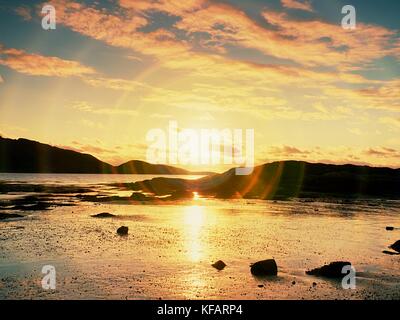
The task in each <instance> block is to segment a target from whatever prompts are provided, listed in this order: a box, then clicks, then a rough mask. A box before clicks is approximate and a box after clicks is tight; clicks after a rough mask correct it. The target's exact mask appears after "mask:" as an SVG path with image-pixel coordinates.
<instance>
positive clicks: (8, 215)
mask: <svg viewBox="0 0 400 320" xmlns="http://www.w3.org/2000/svg"><path fill="white" fill-rule="evenodd" d="M23 217H24V216H21V215H20V214H16V213H0V220H5V219H11V218H23Z"/></svg>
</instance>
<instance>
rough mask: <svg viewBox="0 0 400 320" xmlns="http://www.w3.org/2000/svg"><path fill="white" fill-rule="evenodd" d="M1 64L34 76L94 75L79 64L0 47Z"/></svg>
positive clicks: (89, 69) (92, 71)
mask: <svg viewBox="0 0 400 320" xmlns="http://www.w3.org/2000/svg"><path fill="white" fill-rule="evenodd" d="M0 64H2V65H4V66H7V67H9V68H10V69H13V70H15V71H18V72H20V73H24V74H29V75H34V76H53V77H69V76H82V75H87V74H94V73H95V71H94V70H93V69H92V68H90V67H86V66H83V65H81V64H80V63H79V62H76V61H71V60H64V59H60V58H58V57H48V56H41V55H38V54H31V53H27V52H25V51H23V50H18V49H7V48H4V47H0Z"/></svg>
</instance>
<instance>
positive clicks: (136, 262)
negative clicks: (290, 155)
mask: <svg viewBox="0 0 400 320" xmlns="http://www.w3.org/2000/svg"><path fill="white" fill-rule="evenodd" d="M152 177H154V176H150V175H91V174H89V175H88V174H0V181H8V182H15V183H18V182H19V183H38V184H67V185H71V184H72V185H77V184H79V185H85V184H87V185H90V186H91V190H93V192H94V193H96V192H101V193H104V192H105V191H107V192H108V194H110V195H115V194H120V193H121V192H126V195H127V196H128V195H129V194H130V193H131V192H130V191H128V190H126V191H121V190H120V189H119V188H118V186H116V187H112V188H111V187H110V188H109V186H105V185H104V184H108V183H115V182H133V181H138V180H143V179H150V178H152ZM168 177H171V176H168ZM175 177H180V178H191V179H193V178H196V177H193V176H191V177H188V176H175ZM105 188H106V190H105ZM107 188H108V189H107ZM15 196H22V195H21V194H19V195H15ZM63 197H64V198H65V199H64V198H63V199H62V201H66V200H67V199H68V197H73V195H65V196H64V195H63ZM55 201H59V199H58V198H56V200H55ZM74 204H75V205H74V206H66V207H53V208H52V209H51V210H47V211H32V212H30V211H25V212H23V213H22V214H23V215H24V218H23V219H16V220H10V221H5V220H3V221H0V280H1V281H0V299H65V298H73V299H87V298H94V299H127V298H128V299H159V298H162V299H301V298H305V299H399V298H400V258H399V256H389V255H385V254H383V253H382V251H383V250H385V249H386V250H387V249H388V246H389V245H390V244H392V243H393V242H395V241H396V240H399V239H400V229H399V230H394V231H391V232H389V231H386V230H385V227H386V226H388V225H391V226H396V227H400V201H387V200H362V201H352V202H348V201H340V199H336V200H335V201H322V200H310V201H302V200H296V199H293V200H292V201H262V200H246V199H235V200H219V199H204V198H198V199H193V200H182V201H171V202H168V201H166V202H165V203H162V204H157V203H152V202H148V203H140V202H139V203H138V202H132V203H127V204H121V203H112V202H111V203H92V202H81V201H79V200H78V199H76V200H75V201H74ZM100 212H110V213H113V214H114V215H116V217H115V218H112V219H96V218H93V217H91V215H93V214H97V213H100ZM121 225H124V226H128V227H129V235H128V236H127V237H120V236H118V235H117V233H116V230H117V228H118V227H120V226H121ZM267 258H274V259H275V260H276V261H277V264H278V269H279V273H278V277H276V278H274V279H260V278H256V277H253V276H252V275H251V273H250V269H249V265H250V264H251V263H253V262H256V261H259V260H263V259H267ZM220 259H221V260H223V261H224V262H225V263H226V264H227V267H226V268H225V269H224V270H223V271H220V272H219V271H217V270H215V269H214V268H213V267H211V264H212V263H213V262H215V261H217V260H220ZM339 260H342V261H350V262H351V263H352V264H353V266H354V267H355V268H356V271H357V288H356V289H355V290H344V289H343V288H342V286H341V283H340V281H331V280H327V279H323V278H316V277H312V276H308V275H306V274H305V271H306V270H308V269H311V268H315V267H318V266H321V265H323V264H326V263H329V262H332V261H339ZM44 265H53V266H54V267H55V268H56V270H57V289H56V290H55V291H45V290H43V289H42V287H41V285H40V283H41V279H42V277H43V274H42V273H41V270H42V267H43V266H44ZM260 285H263V286H261V287H260Z"/></svg>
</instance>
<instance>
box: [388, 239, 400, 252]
mask: <svg viewBox="0 0 400 320" xmlns="http://www.w3.org/2000/svg"><path fill="white" fill-rule="evenodd" d="M390 248H391V249H393V250H395V251H397V252H400V240H397V241H396V242H395V243H393V244H392V245H391V246H390Z"/></svg>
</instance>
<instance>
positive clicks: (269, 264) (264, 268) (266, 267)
mask: <svg viewBox="0 0 400 320" xmlns="http://www.w3.org/2000/svg"><path fill="white" fill-rule="evenodd" d="M250 272H251V274H252V275H254V276H259V277H260V276H276V275H277V274H278V266H277V265H276V262H275V260H274V259H268V260H263V261H258V262H256V263H254V264H252V265H251V269H250Z"/></svg>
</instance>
